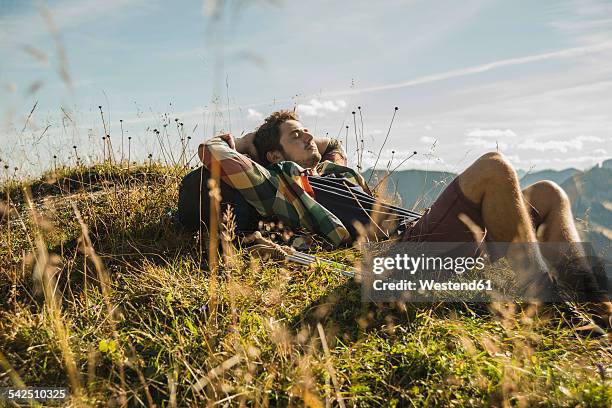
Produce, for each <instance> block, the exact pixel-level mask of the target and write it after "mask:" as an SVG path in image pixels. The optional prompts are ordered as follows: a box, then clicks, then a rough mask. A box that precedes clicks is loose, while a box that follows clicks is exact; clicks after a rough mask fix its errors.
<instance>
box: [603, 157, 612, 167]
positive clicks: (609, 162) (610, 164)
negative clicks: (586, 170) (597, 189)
mask: <svg viewBox="0 0 612 408" xmlns="http://www.w3.org/2000/svg"><path fill="white" fill-rule="evenodd" d="M601 167H603V168H604V169H612V159H608V160H606V161H604V162H603V163H602V164H601Z"/></svg>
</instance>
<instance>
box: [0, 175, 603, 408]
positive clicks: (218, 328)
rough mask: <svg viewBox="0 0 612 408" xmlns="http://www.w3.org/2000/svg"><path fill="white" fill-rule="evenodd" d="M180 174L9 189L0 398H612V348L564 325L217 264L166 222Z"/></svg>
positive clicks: (237, 262)
mask: <svg viewBox="0 0 612 408" xmlns="http://www.w3.org/2000/svg"><path fill="white" fill-rule="evenodd" d="M183 174H185V170H184V169H181V168H168V167H162V166H158V165H155V164H153V165H149V166H138V167H132V168H131V169H129V170H128V169H126V168H125V167H121V166H116V165H99V166H95V167H92V168H78V169H62V170H61V171H60V172H59V173H58V174H51V173H49V174H47V175H45V177H43V178H42V179H40V180H35V181H33V182H28V183H11V184H10V185H4V186H2V187H0V196H1V197H3V198H2V205H0V207H2V208H3V212H4V214H5V216H4V217H0V218H1V221H0V222H1V224H0V226H1V231H0V233H1V236H2V241H1V245H0V350H1V353H0V386H3V387H4V386H9V385H12V384H15V383H19V382H20V381H22V382H24V383H26V384H28V385H46V386H69V387H70V390H71V395H72V397H71V401H70V404H71V405H74V406H78V405H81V406H82V405H85V406H112V405H115V406H118V405H121V404H126V405H127V404H129V405H130V406H152V405H153V404H156V405H157V406H181V407H182V406H203V405H207V404H213V403H215V402H216V403H218V404H220V405H241V404H244V405H248V406H287V405H291V404H295V405H306V406H310V407H322V406H325V401H326V400H328V401H333V400H334V399H337V398H342V400H343V402H344V404H345V405H347V406H405V405H413V406H492V405H495V406H502V405H524V406H534V405H551V406H576V405H577V404H582V405H584V406H609V405H610V403H611V402H612V391H611V387H610V377H609V375H607V374H606V370H608V369H609V368H608V367H607V366H606V364H607V363H606V362H609V361H611V357H612V356H611V354H610V353H611V352H610V349H609V348H607V346H606V343H604V342H602V341H598V340H592V339H578V338H577V337H576V335H575V333H574V332H573V330H572V329H571V328H569V327H566V326H564V325H563V320H560V319H559V315H557V314H555V315H552V316H551V319H552V320H548V318H544V317H542V318H540V317H538V316H535V315H534V310H533V309H529V308H526V309H525V310H523V311H522V312H520V313H519V311H520V309H517V308H516V307H515V305H495V306H494V307H492V308H489V307H488V305H484V304H446V305H442V304H433V305H432V304H408V305H374V304H367V303H361V300H360V288H359V284H358V283H356V282H354V281H351V280H349V279H347V278H345V277H343V276H341V275H338V274H335V273H333V272H331V271H330V270H329V269H327V268H326V267H324V266H313V267H305V266H299V265H295V264H288V263H285V262H273V261H262V260H260V259H252V258H250V257H249V256H247V255H246V254H245V253H244V252H243V251H238V250H236V252H233V253H231V256H225V257H223V258H221V259H220V260H219V261H220V264H219V267H215V266H214V263H213V264H211V265H212V266H209V264H208V262H207V260H208V259H209V258H208V253H207V251H206V249H207V248H208V241H207V240H206V239H204V238H205V237H202V238H203V239H198V237H197V236H196V237H193V236H191V235H189V234H184V233H182V232H181V231H179V230H177V229H176V228H174V227H173V225H172V222H171V219H170V217H169V215H168V213H169V210H170V211H171V210H172V209H173V208H174V207H175V204H174V203H175V202H176V198H177V187H178V182H179V180H180V177H181V176H182V175H183ZM417 180H418V179H417ZM28 186H31V188H30V187H28ZM24 187H27V188H26V190H28V189H29V190H31V191H32V199H33V204H32V205H28V204H27V202H25V200H26V199H25V194H23V193H22V192H23V188H24ZM81 219H82V223H81V222H80V220H81ZM214 247H215V246H213V248H214ZM226 254H229V252H226ZM322 255H324V256H325V257H327V258H333V259H335V260H337V261H339V262H345V263H351V262H353V260H354V259H355V258H356V257H357V256H358V253H357V252H356V251H355V250H352V249H346V250H339V251H335V252H333V253H325V254H322ZM216 259H217V258H216V257H211V258H210V260H216Z"/></svg>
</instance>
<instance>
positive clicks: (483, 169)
mask: <svg viewBox="0 0 612 408" xmlns="http://www.w3.org/2000/svg"><path fill="white" fill-rule="evenodd" d="M474 165H475V166H476V167H477V168H478V170H479V172H478V173H479V174H481V176H482V177H483V178H484V179H494V180H496V181H500V180H506V181H517V182H518V177H517V174H516V171H515V170H514V168H513V167H512V165H511V164H510V162H509V161H508V160H507V159H506V158H505V157H504V156H503V155H502V154H501V153H498V152H488V153H485V154H483V155H482V156H480V157H479V158H478V160H476V162H474Z"/></svg>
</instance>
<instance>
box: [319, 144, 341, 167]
mask: <svg viewBox="0 0 612 408" xmlns="http://www.w3.org/2000/svg"><path fill="white" fill-rule="evenodd" d="M321 161H330V162H332V163H336V164H340V165H342V166H346V154H345V153H344V150H342V145H341V144H340V141H339V140H338V139H331V140H330V141H329V144H328V145H327V149H325V152H324V153H323V154H322V155H321Z"/></svg>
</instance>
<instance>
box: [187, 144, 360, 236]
mask: <svg viewBox="0 0 612 408" xmlns="http://www.w3.org/2000/svg"><path fill="white" fill-rule="evenodd" d="M198 154H199V156H200V160H202V163H204V167H206V168H207V169H208V170H210V171H212V169H213V167H214V166H215V165H216V164H218V167H219V169H220V177H221V180H223V181H224V182H225V183H227V184H228V185H229V186H231V187H233V188H234V189H236V190H238V192H240V194H241V195H242V196H243V197H244V198H245V200H246V201H247V202H248V203H249V204H251V205H252V206H253V207H254V208H255V209H256V210H257V212H258V213H259V214H260V215H261V216H262V217H266V218H269V217H276V218H278V219H279V220H280V221H282V222H283V223H284V224H285V225H287V226H289V227H291V228H298V227H303V228H306V229H307V230H309V231H311V232H313V233H316V234H319V235H321V236H323V237H325V238H327V240H329V241H330V242H331V243H332V244H333V245H334V246H339V245H341V244H343V243H347V242H349V241H350V239H351V238H350V235H349V232H348V231H347V229H346V227H345V226H344V225H343V224H342V222H341V221H340V220H339V219H338V218H337V217H336V216H335V215H334V214H332V213H331V212H330V211H328V210H327V209H326V208H325V207H323V206H322V205H320V204H319V203H317V202H316V201H315V200H314V198H313V197H312V196H311V195H310V194H309V193H308V192H312V189H311V188H310V185H309V184H308V179H307V175H308V174H312V170H310V169H306V170H305V169H303V168H302V167H300V166H299V165H298V164H296V163H295V162H292V161H283V162H280V163H277V164H271V165H269V166H267V167H264V166H262V165H260V164H259V163H256V162H255V161H253V160H251V159H250V158H249V157H248V156H245V155H243V154H241V153H238V152H237V151H236V148H235V143H234V138H233V136H232V135H229V134H227V135H222V136H217V137H214V138H212V139H210V140H207V141H206V142H204V143H202V144H200V147H199V149H198ZM315 171H316V172H317V174H320V175H326V174H336V175H339V176H341V177H346V178H347V179H348V180H349V181H351V182H352V183H354V184H355V185H359V186H361V187H362V188H363V189H364V190H365V191H366V192H368V193H369V189H368V187H367V185H366V183H365V180H364V179H363V177H362V176H361V175H360V174H359V173H357V172H355V171H354V170H353V169H351V168H349V167H346V155H345V154H344V152H343V151H342V147H341V146H340V143H339V142H338V141H337V140H332V141H330V143H329V146H328V148H327V150H326V151H325V153H324V154H323V155H322V158H321V162H320V163H319V164H318V165H317V166H316V168H315Z"/></svg>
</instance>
